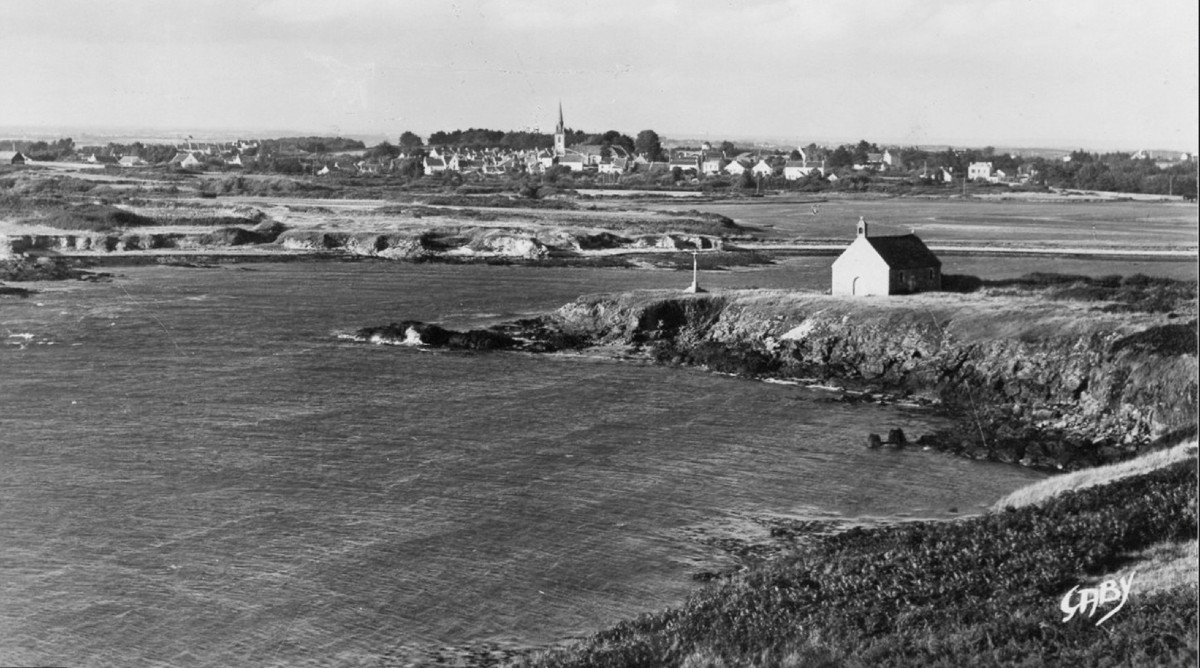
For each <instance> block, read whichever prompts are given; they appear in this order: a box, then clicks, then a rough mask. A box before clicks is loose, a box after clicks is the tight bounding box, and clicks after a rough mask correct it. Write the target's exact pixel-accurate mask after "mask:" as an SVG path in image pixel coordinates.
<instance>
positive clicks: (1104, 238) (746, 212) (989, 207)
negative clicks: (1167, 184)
mask: <svg viewBox="0 0 1200 668" xmlns="http://www.w3.org/2000/svg"><path fill="white" fill-rule="evenodd" d="M814 201H815V200H814V199H813V198H808V199H804V198H793V197H788V198H778V199H777V198H763V199H758V200H740V201H738V202H733V203H728V204H726V203H698V202H697V203H688V205H687V206H688V208H694V209H697V210H700V211H712V212H715V213H720V214H723V215H726V216H729V217H730V218H733V219H734V220H735V221H736V222H738V223H739V224H741V225H745V226H749V227H751V228H755V229H756V230H757V231H758V232H757V233H758V235H760V236H764V237H772V238H780V239H793V240H794V239H799V240H821V239H846V240H849V239H851V238H852V237H853V235H854V225H855V223H856V222H857V221H858V218H859V216H862V217H864V218H866V220H867V221H868V222H869V223H871V225H872V227H871V232H872V233H877V234H905V233H907V232H909V231H910V230H912V231H915V232H916V233H917V234H918V235H920V236H921V238H922V239H924V240H925V242H926V243H981V244H1046V245H1056V246H1085V247H1098V248H1109V247H1120V248H1162V249H1168V248H1192V249H1194V248H1196V246H1197V241H1198V238H1200V234H1198V232H1197V224H1198V222H1200V218H1198V216H1197V208H1196V205H1195V204H1188V203H1174V202H1169V203H1168V202H1120V201H1118V202H1021V201H1007V200H1002V201H994V200H982V199H966V200H963V199H924V198H865V197H864V198H858V199H849V198H846V199H830V200H828V201H823V202H820V203H817V204H814ZM813 206H817V207H818V213H817V214H815V215H814V214H813V213H812V208H813Z"/></svg>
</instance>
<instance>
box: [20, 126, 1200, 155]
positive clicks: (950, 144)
mask: <svg viewBox="0 0 1200 668" xmlns="http://www.w3.org/2000/svg"><path fill="white" fill-rule="evenodd" d="M488 129H491V128H488ZM405 131H406V130H400V131H397V132H383V131H380V130H363V129H343V128H326V129H325V130H317V129H313V128H309V129H296V128H267V127H258V128H250V127H240V128H239V127H190V128H182V127H175V126H154V127H145V126H133V125H103V126H99V125H97V126H84V125H68V124H62V125H55V124H38V125H24V124H14V125H0V133H7V132H17V133H26V134H38V135H41V137H39V138H44V137H49V136H55V137H57V138H63V137H65V136H70V135H72V134H83V135H89V134H90V135H99V136H101V137H103V136H105V135H117V134H124V135H135V136H136V135H139V134H142V135H152V134H154V133H162V134H165V135H176V134H178V135H180V137H179V139H181V140H185V139H187V136H188V134H191V135H195V134H197V133H201V134H210V135H219V136H222V137H228V138H230V139H246V138H258V139H268V138H269V139H284V138H289V137H343V138H349V139H353V138H356V137H382V138H383V140H384V141H389V138H390V137H392V136H393V135H394V136H395V137H399V136H400V134H401V133H402V132H405ZM501 131H502V132H527V131H528V130H501ZM436 132H447V131H446V130H437V131H436ZM655 132H656V133H658V135H659V138H660V139H661V140H664V141H676V142H677V141H689V140H696V141H714V140H716V141H745V142H753V143H769V144H773V145H777V146H803V145H806V144H807V143H814V144H818V145H822V146H824V145H829V146H835V147H836V146H840V145H843V144H856V143H858V142H859V141H862V140H866V141H870V142H871V143H873V144H875V145H878V146H880V147H885V146H896V147H907V146H915V147H930V146H945V147H947V148H983V147H985V146H991V147H993V148H996V149H997V150H999V149H1031V150H1051V151H1063V152H1066V153H1070V152H1072V151H1078V150H1082V151H1087V152H1102V151H1115V152H1129V153H1133V152H1136V151H1156V152H1171V153H1189V154H1192V155H1196V154H1197V153H1200V151H1197V150H1196V149H1195V148H1193V149H1180V148H1177V147H1176V148H1163V147H1154V146H1153V144H1150V143H1146V144H1143V145H1140V146H1138V147H1137V148H1130V147H1129V146H1127V145H1123V144H1116V143H1113V144H1106V145H1104V146H1103V147H1100V148H1096V147H1095V145H1094V144H1091V145H1090V147H1089V144H1090V143H1089V142H1078V141H1070V140H1051V139H1033V138H1028V139H1024V140H1013V141H981V142H972V141H964V140H962V139H940V140H939V139H930V140H924V141H919V142H913V141H891V140H889V139H888V138H884V139H867V138H866V136H860V137H858V138H857V139H836V138H833V137H830V136H817V137H810V138H807V139H806V140H800V139H795V138H790V137H783V136H779V135H770V134H762V135H755V134H740V135H732V134H717V133H713V132H668V131H659V130H655ZM331 133H332V134H331ZM429 134H431V133H425V134H424V137H426V138H427V137H428V136H429ZM542 134H547V135H549V134H553V133H552V132H545V133H542ZM163 138H164V139H166V138H168V137H163ZM0 139H20V137H10V136H7V135H4V136H0ZM202 140H203V139H202Z"/></svg>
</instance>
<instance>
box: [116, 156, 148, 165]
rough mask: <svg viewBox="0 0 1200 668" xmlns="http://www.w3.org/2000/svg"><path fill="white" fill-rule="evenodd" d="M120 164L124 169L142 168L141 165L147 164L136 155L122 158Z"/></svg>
mask: <svg viewBox="0 0 1200 668" xmlns="http://www.w3.org/2000/svg"><path fill="white" fill-rule="evenodd" d="M118 164H120V165H121V166H122V167H140V166H141V165H144V164H146V161H145V160H142V159H141V158H140V157H138V156H136V155H126V156H122V157H121V159H120V160H119V161H118Z"/></svg>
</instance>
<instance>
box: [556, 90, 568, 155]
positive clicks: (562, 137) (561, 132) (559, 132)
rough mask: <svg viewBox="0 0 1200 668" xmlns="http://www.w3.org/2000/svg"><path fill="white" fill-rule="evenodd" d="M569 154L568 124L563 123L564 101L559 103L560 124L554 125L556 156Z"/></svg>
mask: <svg viewBox="0 0 1200 668" xmlns="http://www.w3.org/2000/svg"><path fill="white" fill-rule="evenodd" d="M566 154H567V126H566V125H565V124H564V123H563V114H562V102H559V103H558V125H556V126H554V157H556V158H561V157H563V156H565V155H566Z"/></svg>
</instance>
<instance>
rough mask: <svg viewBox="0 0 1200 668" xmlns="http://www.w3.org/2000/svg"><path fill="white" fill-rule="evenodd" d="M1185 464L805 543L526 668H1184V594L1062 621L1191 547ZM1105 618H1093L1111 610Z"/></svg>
mask: <svg viewBox="0 0 1200 668" xmlns="http://www.w3.org/2000/svg"><path fill="white" fill-rule="evenodd" d="M1196 490H1197V486H1196V463H1195V460H1194V459H1189V460H1188V461H1184V462H1180V463H1176V464H1173V465H1171V466H1168V467H1166V468H1162V469H1159V470H1156V471H1152V472H1150V473H1146V474H1142V475H1138V476H1134V477H1129V478H1125V479H1122V480H1118V481H1115V482H1111V483H1109V484H1106V485H1102V486H1097V487H1091V488H1088V489H1082V490H1078V491H1072V492H1067V493H1065V494H1062V495H1061V496H1058V497H1054V498H1052V499H1050V500H1048V501H1046V502H1044V503H1042V504H1040V505H1030V506H1027V507H1023V508H1019V509H1013V508H1009V509H1006V510H1003V511H1000V512H996V513H993V514H990V515H985V516H981V517H976V518H971V519H967V520H963V521H958V522H919V523H911V524H906V525H901V526H897V527H891V528H884V529H871V530H866V529H857V530H851V531H848V532H846V533H843V534H840V535H837V536H833V537H829V538H825V539H820V540H819V541H818V542H816V543H814V544H812V545H810V546H808V547H803V548H799V549H797V550H796V551H795V552H793V553H790V554H786V555H784V556H782V557H780V558H777V559H775V560H773V561H771V562H768V563H765V564H763V565H761V566H760V567H758V568H755V569H753V570H751V571H749V572H747V573H745V574H742V575H736V576H733V577H731V578H729V579H727V580H725V581H722V582H720V583H719V584H714V585H712V586H710V587H708V588H706V589H705V590H703V591H701V592H700V593H698V594H696V595H694V596H693V597H692V598H691V599H690V600H688V601H687V603H685V604H684V605H683V606H682V607H680V608H678V609H672V610H667V611H665V612H661V613H657V614H652V615H644V616H642V617H640V618H638V619H636V620H633V621H628V622H623V623H621V624H619V625H617V626H615V627H613V628H611V629H609V630H606V631H602V632H600V633H597V634H595V635H594V636H592V637H590V638H588V639H587V640H585V641H583V642H581V643H579V644H578V645H575V646H573V647H569V648H565V649H559V650H551V651H548V652H545V653H543V654H541V655H538V656H536V657H532V658H531V659H530V663H531V665H538V666H680V665H683V666H726V665H728V666H735V665H736V666H740V665H755V666H770V665H791V666H918V665H919V666H947V667H958V666H976V665H997V664H1000V665H1031V666H1033V665H1062V666H1090V665H1195V664H1196V661H1197V656H1198V653H1197V635H1196V624H1197V607H1196V590H1195V588H1194V587H1176V588H1174V589H1169V590H1166V591H1159V592H1157V593H1148V594H1140V593H1139V582H1138V580H1137V578H1136V576H1135V578H1134V580H1133V583H1132V593H1131V594H1130V596H1129V600H1128V602H1127V603H1126V605H1125V606H1124V607H1123V608H1121V609H1120V610H1119V611H1118V612H1117V613H1116V614H1115V615H1114V616H1113V617H1112V618H1111V619H1109V620H1108V621H1106V622H1105V624H1104V625H1103V626H1097V625H1096V623H1095V622H1096V620H1097V619H1099V618H1100V616H1102V614H1103V613H1100V614H1097V615H1096V616H1094V617H1090V618H1089V617H1087V616H1083V615H1077V616H1076V617H1075V618H1073V619H1071V620H1070V621H1068V622H1064V621H1063V617H1064V615H1063V612H1062V611H1061V610H1060V609H1059V605H1060V602H1061V600H1062V598H1063V596H1064V595H1065V594H1066V593H1067V592H1068V591H1069V590H1070V589H1071V587H1073V586H1074V585H1077V584H1078V585H1082V586H1084V587H1087V586H1094V585H1095V583H1096V581H1098V580H1099V579H1107V578H1110V577H1115V575H1114V574H1116V573H1118V572H1119V573H1121V574H1126V573H1127V572H1128V571H1129V570H1133V569H1136V568H1137V565H1136V564H1132V563H1131V562H1130V559H1129V555H1131V554H1132V553H1134V552H1137V551H1139V550H1145V549H1147V548H1150V547H1151V546H1154V545H1156V544H1160V543H1162V542H1164V541H1175V542H1180V541H1186V540H1192V539H1194V538H1195V537H1196V532H1197V522H1196V502H1197V493H1196ZM1111 607H1112V606H1111V605H1110V606H1108V607H1107V608H1108V609H1111Z"/></svg>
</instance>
